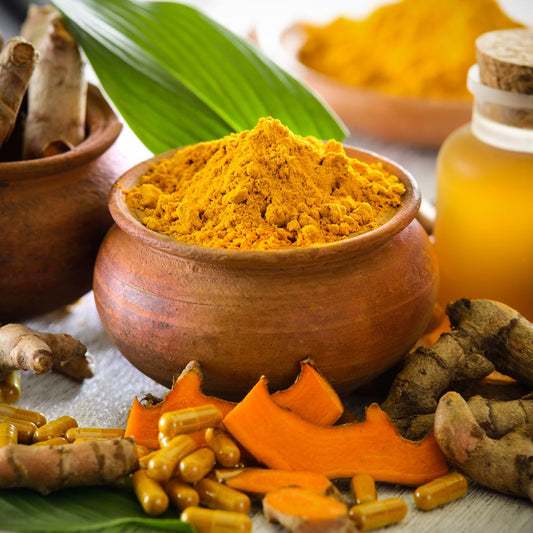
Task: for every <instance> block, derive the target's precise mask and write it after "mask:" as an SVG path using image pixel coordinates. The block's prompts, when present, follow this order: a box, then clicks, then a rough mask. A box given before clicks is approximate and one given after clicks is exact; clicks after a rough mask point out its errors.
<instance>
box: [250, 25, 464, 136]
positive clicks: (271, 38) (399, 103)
mask: <svg viewBox="0 0 533 533" xmlns="http://www.w3.org/2000/svg"><path fill="white" fill-rule="evenodd" d="M304 35H305V34H304V31H303V29H302V27H301V25H299V24H292V25H291V26H289V27H284V28H278V29H276V28H275V27H273V28H269V27H266V26H265V27H259V28H258V31H257V40H258V42H259V45H260V46H261V47H262V48H263V49H264V50H265V52H267V53H268V54H269V55H270V56H271V57H272V59H274V60H275V61H276V62H277V63H279V64H280V66H282V67H284V68H285V69H286V70H288V71H289V72H291V73H292V74H293V75H294V76H295V77H297V78H298V79H299V80H301V81H302V82H304V83H305V84H306V85H308V86H309V87H310V88H311V89H313V90H314V91H315V92H316V93H317V94H318V95H319V96H321V97H322V99H323V100H324V101H325V102H327V103H328V104H329V105H330V106H331V108H332V109H333V111H335V112H336V113H337V115H338V116H339V117H340V118H341V119H342V120H343V122H345V124H346V125H347V126H348V127H349V128H350V129H351V130H352V131H358V132H361V133H365V134H369V135H372V136H375V137H377V138H380V139H385V140H390V141H398V142H402V143H406V144H412V145H417V146H427V147H439V146H440V145H441V143H442V142H443V141H444V139H446V137H447V136H448V135H449V134H450V133H451V132H452V131H454V130H455V129H456V128H458V127H459V126H461V125H463V124H465V123H467V122H469V121H470V118H471V114H472V101H471V100H469V99H464V100H462V99H455V100H453V99H450V100H447V99H436V98H415V97H412V98H411V97H407V96H396V95H390V94H386V93H382V92H378V91H375V90H371V89H364V88H359V87H353V86H351V85H348V84H346V83H342V82H340V81H337V80H335V79H333V78H331V77H329V76H326V75H325V74H322V73H320V72H318V71H316V70H313V69H311V68H309V67H307V66H305V65H304V64H303V63H301V62H300V61H298V51H299V50H300V48H301V46H302V44H303V41H304ZM465 85H466V78H465Z"/></svg>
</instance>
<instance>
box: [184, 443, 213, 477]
mask: <svg viewBox="0 0 533 533" xmlns="http://www.w3.org/2000/svg"><path fill="white" fill-rule="evenodd" d="M215 463H216V459H215V452H214V451H213V450H212V449H211V448H199V449H198V450H194V452H191V453H190V454H188V455H186V456H185V457H184V458H183V459H182V460H181V461H180V464H179V469H180V475H181V479H183V481H186V482H187V483H196V482H197V481H200V480H201V479H202V478H204V477H205V476H207V474H209V472H210V471H211V469H212V468H213V467H214V466H215Z"/></svg>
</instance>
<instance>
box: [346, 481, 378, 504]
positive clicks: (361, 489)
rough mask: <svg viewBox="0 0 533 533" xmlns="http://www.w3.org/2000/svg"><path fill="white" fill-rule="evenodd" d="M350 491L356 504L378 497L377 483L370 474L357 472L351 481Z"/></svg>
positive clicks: (371, 500)
mask: <svg viewBox="0 0 533 533" xmlns="http://www.w3.org/2000/svg"><path fill="white" fill-rule="evenodd" d="M350 493H351V495H352V498H353V501H354V503H355V505H359V504H361V503H365V502H373V501H374V500H377V499H378V496H377V492H376V483H375V481H374V478H373V477H372V476H369V475H368V474H357V475H355V476H354V477H353V478H352V479H351V481H350Z"/></svg>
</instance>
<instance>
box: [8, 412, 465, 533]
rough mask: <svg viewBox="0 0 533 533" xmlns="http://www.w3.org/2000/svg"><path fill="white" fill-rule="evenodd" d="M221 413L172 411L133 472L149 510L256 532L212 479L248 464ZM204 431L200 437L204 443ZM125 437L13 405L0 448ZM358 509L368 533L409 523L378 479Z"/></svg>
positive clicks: (363, 484) (425, 494) (204, 526)
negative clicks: (171, 510)
mask: <svg viewBox="0 0 533 533" xmlns="http://www.w3.org/2000/svg"><path fill="white" fill-rule="evenodd" d="M221 421H222V413H221V411H220V410H219V409H218V408H217V407H216V406H214V405H203V406H200V407H192V408H186V409H180V410H178V411H169V412H166V413H164V414H162V415H161V417H160V419H159V444H160V448H159V449H158V450H155V451H150V450H148V449H147V448H145V447H143V446H137V454H138V456H139V465H140V468H139V470H137V471H136V472H134V473H133V474H132V478H131V479H132V487H133V490H134V492H135V494H136V497H137V499H138V500H139V502H140V504H141V506H142V508H143V509H144V511H145V512H146V513H147V514H149V515H152V516H157V515H160V514H162V513H164V512H165V511H166V510H167V509H168V507H169V504H170V503H172V504H173V505H174V506H175V507H177V508H178V509H179V510H180V512H181V515H180V518H181V520H182V521H184V522H187V523H190V524H191V525H192V526H193V527H194V528H195V530H196V531H197V532H198V533H204V532H206V533H207V532H213V531H224V532H228V533H231V532H242V533H247V532H250V531H251V530H252V521H251V519H250V517H249V516H248V515H249V513H250V510H251V501H250V498H249V496H248V495H247V494H245V493H243V492H241V491H238V490H235V489H233V488H231V487H228V486H227V485H225V484H224V483H221V482H219V481H218V480H217V479H213V478H212V477H211V476H210V474H211V472H212V471H213V469H214V468H215V467H216V466H220V467H223V468H234V467H239V466H242V463H241V450H240V448H239V446H238V445H237V444H236V443H235V441H234V440H233V439H232V438H231V436H230V435H229V434H228V433H227V432H225V431H224V430H223V429H222V428H221V426H220V423H221ZM199 432H201V438H197V437H198V434H199ZM123 436H124V430H123V429H121V428H79V427H78V424H77V422H76V420H75V419H74V418H72V417H70V416H62V417H60V418H58V419H55V420H52V421H50V422H48V423H47V422H46V419H45V417H44V416H43V415H42V414H40V413H37V412H34V411H27V410H25V409H21V408H18V407H14V406H12V405H8V404H0V446H3V445H6V444H14V443H17V442H19V443H24V444H32V445H34V446H38V445H40V444H59V445H61V444H68V443H71V442H76V441H78V440H80V439H106V438H120V437H123ZM467 489H468V483H467V480H466V478H465V477H464V476H463V475H462V474H460V473H457V472H453V473H450V474H448V475H446V476H443V477H441V478H438V479H436V480H434V481H431V482H430V483H427V484H425V485H422V486H421V487H418V488H417V489H416V490H415V491H414V502H415V505H416V506H417V508H419V509H421V510H423V511H429V510H431V509H434V508H436V507H439V506H441V505H444V504H446V503H448V502H451V501H453V500H455V499H457V498H459V497H461V496H462V495H464V494H465V493H466V492H467ZM350 493H351V497H352V499H353V506H351V508H350V509H349V516H350V518H351V520H352V521H353V522H354V524H355V525H356V527H357V528H358V530H360V531H369V530H373V529H378V528H381V527H384V526H387V525H390V524H394V523H397V522H400V521H402V520H403V519H404V518H405V516H406V515H407V511H408V507H407V504H406V502H405V501H404V500H403V499H401V498H397V497H394V498H388V499H382V500H379V499H378V497H377V492H376V485H375V482H374V479H373V478H372V477H371V476H369V475H367V474H358V475H356V476H354V477H353V478H352V479H351V480H350Z"/></svg>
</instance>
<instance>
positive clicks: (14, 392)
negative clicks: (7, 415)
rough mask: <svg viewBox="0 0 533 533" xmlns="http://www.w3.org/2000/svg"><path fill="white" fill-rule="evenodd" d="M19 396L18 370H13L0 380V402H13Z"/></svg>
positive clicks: (16, 400)
mask: <svg viewBox="0 0 533 533" xmlns="http://www.w3.org/2000/svg"><path fill="white" fill-rule="evenodd" d="M19 398H20V372H19V371H18V370H14V371H13V372H11V373H10V374H9V375H8V376H7V377H6V378H5V379H3V380H1V381H0V402H2V403H15V402H18V400H19Z"/></svg>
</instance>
